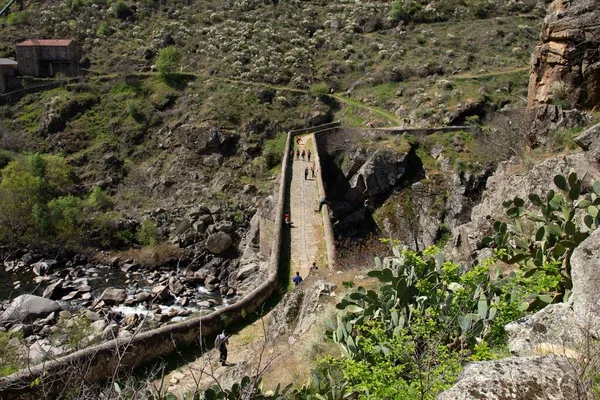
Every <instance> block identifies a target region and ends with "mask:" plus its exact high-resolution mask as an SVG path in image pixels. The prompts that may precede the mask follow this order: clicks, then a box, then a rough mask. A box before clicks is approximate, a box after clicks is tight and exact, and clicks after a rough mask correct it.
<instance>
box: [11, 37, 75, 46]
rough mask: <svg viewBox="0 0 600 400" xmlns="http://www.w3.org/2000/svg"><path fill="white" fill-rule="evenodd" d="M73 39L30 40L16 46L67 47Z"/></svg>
mask: <svg viewBox="0 0 600 400" xmlns="http://www.w3.org/2000/svg"><path fill="white" fill-rule="evenodd" d="M72 41H73V39H30V40H26V41H24V42H21V43H19V44H18V45H17V46H68V45H70V44H71V42H72Z"/></svg>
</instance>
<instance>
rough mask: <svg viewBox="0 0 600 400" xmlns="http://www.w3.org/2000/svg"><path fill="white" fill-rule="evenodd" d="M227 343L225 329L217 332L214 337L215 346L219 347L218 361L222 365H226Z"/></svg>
mask: <svg viewBox="0 0 600 400" xmlns="http://www.w3.org/2000/svg"><path fill="white" fill-rule="evenodd" d="M228 344H229V337H227V335H225V331H223V332H221V333H219V334H218V335H217V337H216V338H215V347H216V348H217V349H219V361H221V365H222V366H226V365H227V345H228Z"/></svg>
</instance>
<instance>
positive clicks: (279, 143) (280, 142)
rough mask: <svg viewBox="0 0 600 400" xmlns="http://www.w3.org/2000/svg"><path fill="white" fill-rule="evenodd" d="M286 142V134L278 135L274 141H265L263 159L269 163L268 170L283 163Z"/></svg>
mask: <svg viewBox="0 0 600 400" xmlns="http://www.w3.org/2000/svg"><path fill="white" fill-rule="evenodd" d="M286 141H287V134H286V133H284V132H281V133H279V134H277V136H275V137H274V138H273V139H269V140H267V141H265V144H264V146H263V157H264V158H265V161H266V163H267V169H271V168H273V167H274V166H276V165H278V164H280V163H281V160H282V159H283V152H284V150H285V143H286Z"/></svg>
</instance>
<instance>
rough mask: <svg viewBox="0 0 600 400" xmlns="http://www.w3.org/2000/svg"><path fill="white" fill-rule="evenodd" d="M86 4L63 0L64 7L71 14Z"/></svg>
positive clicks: (77, 0) (82, 0) (74, 0)
mask: <svg viewBox="0 0 600 400" xmlns="http://www.w3.org/2000/svg"><path fill="white" fill-rule="evenodd" d="M86 4H87V2H86V1H85V0H65V5H66V6H67V7H68V8H69V11H71V13H73V12H74V11H77V10H79V8H80V7H81V6H85V5H86Z"/></svg>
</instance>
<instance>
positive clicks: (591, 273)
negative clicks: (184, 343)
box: [571, 230, 600, 337]
mask: <svg viewBox="0 0 600 400" xmlns="http://www.w3.org/2000/svg"><path fill="white" fill-rule="evenodd" d="M571 279H572V280H573V294H572V301H573V311H574V312H575V318H576V319H577V320H578V321H581V322H582V323H585V324H587V326H586V327H585V328H588V329H591V331H592V333H593V334H594V336H596V337H600V297H599V296H598V293H600V230H596V231H595V232H594V233H592V234H591V236H590V237H588V238H587V239H586V240H585V241H583V242H582V243H581V244H580V245H579V246H577V248H576V249H575V251H574V252H573V255H572V256H571Z"/></svg>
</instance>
